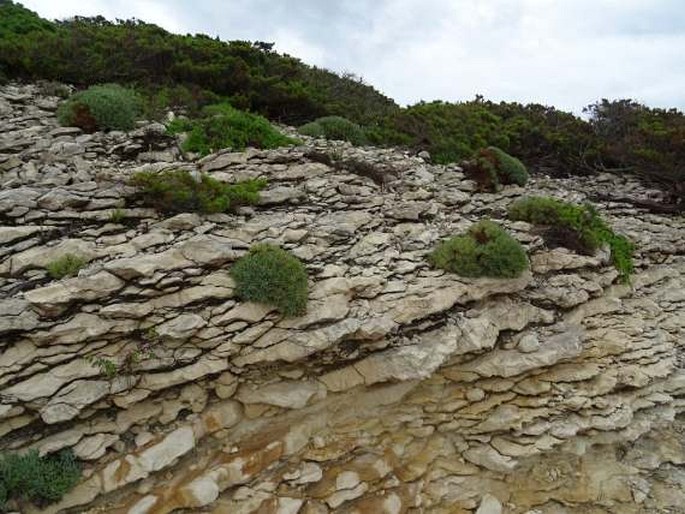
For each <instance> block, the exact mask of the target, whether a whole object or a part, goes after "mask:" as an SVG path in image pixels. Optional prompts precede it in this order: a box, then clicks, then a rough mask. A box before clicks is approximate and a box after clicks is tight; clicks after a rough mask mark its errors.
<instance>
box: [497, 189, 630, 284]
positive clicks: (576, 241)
mask: <svg viewBox="0 0 685 514" xmlns="http://www.w3.org/2000/svg"><path fill="white" fill-rule="evenodd" d="M509 217H510V218H511V219H513V220H518V221H527V222H528V223H533V224H535V225H543V226H546V227H548V229H547V231H546V233H545V241H546V242H547V243H548V244H549V245H550V246H564V247H566V248H569V249H571V250H574V251H576V252H578V253H583V254H588V255H592V254H594V253H595V252H596V251H597V249H598V248H599V247H600V246H601V245H603V244H607V245H608V246H609V248H610V249H611V261H612V263H613V264H614V266H615V267H616V269H617V270H618V272H619V274H620V276H621V279H622V280H623V281H628V280H629V279H630V275H631V274H632V273H633V253H634V251H635V247H634V245H633V244H632V243H631V242H630V241H629V240H628V239H627V238H626V237H625V236H622V235H618V234H616V233H614V231H613V230H612V229H611V227H609V225H607V224H606V222H605V221H604V220H603V219H602V218H601V217H600V216H599V214H598V213H597V210H596V209H595V208H594V207H593V206H592V205H589V204H586V205H574V204H572V203H568V202H563V201H561V200H557V199H556V198H551V197H546V196H542V197H541V196H533V197H528V198H521V199H520V200H517V201H515V202H514V203H512V204H511V205H510V206H509Z"/></svg>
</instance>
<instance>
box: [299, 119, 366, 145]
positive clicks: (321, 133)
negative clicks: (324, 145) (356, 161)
mask: <svg viewBox="0 0 685 514" xmlns="http://www.w3.org/2000/svg"><path fill="white" fill-rule="evenodd" d="M299 132H300V134H303V135H305V136H311V137H325V138H326V139H335V140H340V141H349V142H350V143H352V144H353V145H363V144H365V143H366V135H365V134H364V129H362V127H360V126H359V125H357V124H356V123H353V122H351V121H350V120H348V119H347V118H343V117H342V116H324V117H323V118H318V119H317V120H316V121H313V122H310V123H307V124H305V125H302V126H301V127H300V128H299Z"/></svg>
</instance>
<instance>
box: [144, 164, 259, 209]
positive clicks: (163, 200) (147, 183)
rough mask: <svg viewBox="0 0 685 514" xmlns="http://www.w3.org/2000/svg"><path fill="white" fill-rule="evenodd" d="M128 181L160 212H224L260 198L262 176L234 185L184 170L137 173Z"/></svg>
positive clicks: (148, 203)
mask: <svg viewBox="0 0 685 514" xmlns="http://www.w3.org/2000/svg"><path fill="white" fill-rule="evenodd" d="M130 183H131V184H132V185H133V186H136V187H137V188H138V189H139V191H140V193H139V195H140V197H141V198H142V199H143V202H144V203H145V204H146V205H149V206H151V207H154V208H156V209H158V210H160V211H163V212H202V213H218V212H227V211H228V210H230V209H235V208H236V207H239V206H241V205H251V204H255V203H257V202H258V201H259V191H261V190H262V189H264V187H265V186H266V180H264V179H250V180H245V181H241V182H236V183H235V184H226V183H224V182H220V181H218V180H216V179H214V178H212V177H210V176H209V175H206V174H201V175H197V176H194V175H193V174H191V173H190V172H188V171H185V170H167V171H163V172H161V173H154V172H147V171H143V172H138V173H136V174H134V175H133V177H132V178H131V181H130Z"/></svg>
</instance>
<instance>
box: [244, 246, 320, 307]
mask: <svg viewBox="0 0 685 514" xmlns="http://www.w3.org/2000/svg"><path fill="white" fill-rule="evenodd" d="M231 276H232V277H233V278H234V279H235V282H236V295H237V296H238V297H239V298H241V299H242V300H246V301H250V302H258V303H266V304H269V305H273V306H275V307H276V308H277V309H278V310H279V311H280V312H281V313H283V314H285V315H286V316H295V315H300V314H304V313H305V311H306V309H307V294H308V284H307V270H306V268H305V266H304V264H302V262H301V261H300V260H299V259H298V258H297V257H295V256H293V255H291V254H290V253H289V252H287V251H285V250H283V249H282V248H279V247H278V246H274V245H269V244H257V245H255V246H253V247H252V248H250V252H249V253H248V254H247V255H245V256H244V257H242V258H241V259H239V260H238V261H237V262H236V263H235V264H234V265H233V267H232V268H231Z"/></svg>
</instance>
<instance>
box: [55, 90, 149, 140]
mask: <svg viewBox="0 0 685 514" xmlns="http://www.w3.org/2000/svg"><path fill="white" fill-rule="evenodd" d="M141 112H142V100H141V98H140V97H139V96H138V94H137V93H136V92H135V91H133V90H132V89H127V88H124V87H121V86H119V85H116V84H106V85H103V86H92V87H89V88H88V89H86V90H85V91H81V92H79V93H76V94H74V95H72V96H71V97H70V98H69V99H68V100H67V101H66V102H64V103H63V104H62V105H61V106H60V108H59V109H58V110H57V117H58V118H59V122H60V123H61V124H62V125H68V126H75V127H80V128H81V129H83V130H84V131H86V132H95V131H96V130H131V129H132V128H134V126H135V121H136V119H137V118H138V116H140V113H141Z"/></svg>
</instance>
